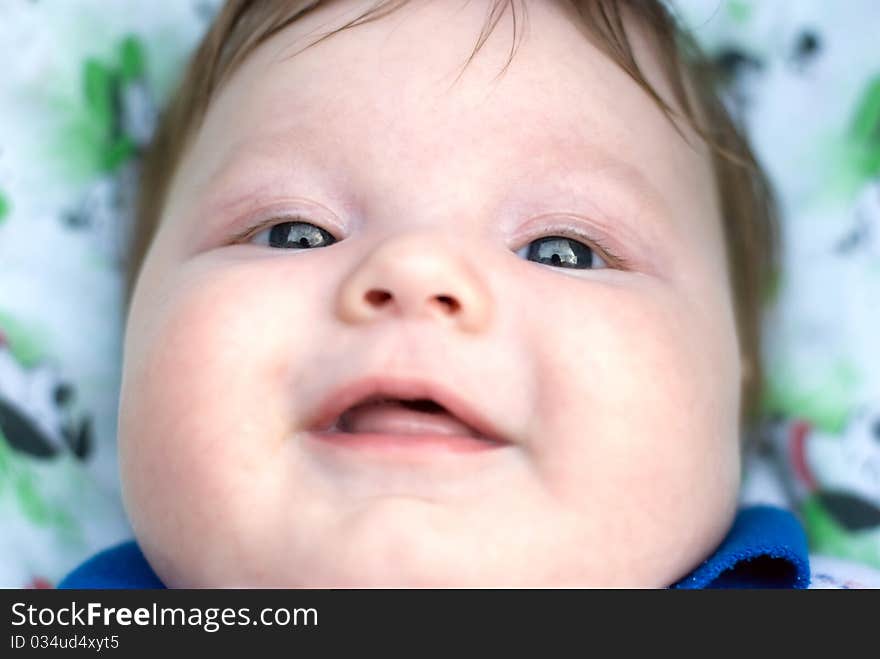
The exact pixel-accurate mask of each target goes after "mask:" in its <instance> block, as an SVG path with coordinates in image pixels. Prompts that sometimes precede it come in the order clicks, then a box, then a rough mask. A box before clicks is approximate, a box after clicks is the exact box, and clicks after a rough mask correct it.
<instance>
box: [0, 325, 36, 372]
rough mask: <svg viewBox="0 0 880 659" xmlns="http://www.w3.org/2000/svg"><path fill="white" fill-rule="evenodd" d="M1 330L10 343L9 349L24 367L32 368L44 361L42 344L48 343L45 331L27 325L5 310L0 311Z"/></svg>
mask: <svg viewBox="0 0 880 659" xmlns="http://www.w3.org/2000/svg"><path fill="white" fill-rule="evenodd" d="M0 331H2V332H3V334H4V336H5V337H6V341H7V342H8V343H9V346H8V349H9V351H10V352H11V353H12V356H13V357H14V358H15V359H16V361H18V363H19V364H21V366H22V368H31V367H33V366H36V365H37V364H38V363H39V362H40V361H42V359H43V350H42V349H41V348H40V346H41V345H45V344H46V338H45V336H44V333H43V332H39V331H38V330H36V329H35V328H33V327H26V326H25V325H24V324H23V323H20V322H19V321H17V320H16V319H15V318H13V317H12V316H11V315H9V314H7V313H4V312H3V311H0Z"/></svg>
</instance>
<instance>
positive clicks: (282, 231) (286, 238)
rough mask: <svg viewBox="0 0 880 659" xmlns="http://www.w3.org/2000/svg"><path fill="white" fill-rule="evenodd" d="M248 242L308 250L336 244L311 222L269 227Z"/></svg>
mask: <svg viewBox="0 0 880 659" xmlns="http://www.w3.org/2000/svg"><path fill="white" fill-rule="evenodd" d="M248 242H251V243H252V244H256V245H264V246H267V247H280V248H286V249H306V248H311V247H328V246H330V245H332V244H333V243H335V242H336V238H334V237H333V236H332V235H331V234H330V233H328V232H327V231H324V229H322V228H321V227H318V226H315V225H314V224H312V223H311V222H304V221H302V220H293V221H287V222H278V223H275V224H272V225H269V226H267V227H266V228H265V229H263V230H262V231H260V232H259V233H256V234H254V235H253V236H252V237H251V238H250V240H249V241H248Z"/></svg>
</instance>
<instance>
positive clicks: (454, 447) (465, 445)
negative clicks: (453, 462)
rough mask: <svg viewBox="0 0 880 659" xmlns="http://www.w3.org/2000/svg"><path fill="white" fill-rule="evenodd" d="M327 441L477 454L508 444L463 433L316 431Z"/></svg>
mask: <svg viewBox="0 0 880 659" xmlns="http://www.w3.org/2000/svg"><path fill="white" fill-rule="evenodd" d="M313 435H314V436H315V437H316V438H318V439H320V440H322V441H325V442H328V443H330V444H334V445H336V446H339V447H343V448H350V449H352V450H360V451H380V452H381V451H392V452H419V451H441V452H444V451H445V452H449V453H476V452H482V451H492V450H495V449H499V448H504V447H505V446H507V443H504V442H496V441H493V440H489V439H479V438H477V437H468V436H462V435H384V434H376V433H347V432H329V431H328V432H316V433H313Z"/></svg>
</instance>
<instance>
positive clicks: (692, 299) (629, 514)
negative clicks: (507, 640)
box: [120, 0, 742, 587]
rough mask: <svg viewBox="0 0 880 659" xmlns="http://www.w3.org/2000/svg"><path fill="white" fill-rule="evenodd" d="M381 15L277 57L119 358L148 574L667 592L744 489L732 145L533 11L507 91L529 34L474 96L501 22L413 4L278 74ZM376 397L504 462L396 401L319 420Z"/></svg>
mask: <svg viewBox="0 0 880 659" xmlns="http://www.w3.org/2000/svg"><path fill="white" fill-rule="evenodd" d="M371 4H372V3H366V2H348V1H346V2H334V3H331V4H330V5H328V6H325V7H323V8H322V9H320V10H319V11H317V12H316V13H314V14H311V15H309V16H308V17H306V18H304V19H303V20H301V21H299V22H297V23H295V24H294V25H292V26H291V27H288V28H287V29H286V30H284V31H283V32H282V33H280V34H279V35H277V36H276V37H274V38H273V39H272V40H270V41H269V42H267V43H266V44H264V45H263V46H261V47H260V48H259V49H258V50H257V51H256V52H255V53H253V54H252V55H251V56H250V57H249V58H248V59H247V60H246V61H245V63H244V65H243V67H242V68H241V69H239V70H238V71H237V72H236V74H235V75H234V76H233V77H232V78H231V79H230V81H229V84H227V85H226V86H225V87H224V88H223V90H222V92H221V93H220V95H219V96H218V97H217V98H216V99H215V100H214V102H213V103H212V105H211V107H210V109H209V112H208V114H207V117H206V121H205V124H204V126H203V128H202V130H201V132H200V134H199V135H198V138H197V140H196V142H195V143H194V146H193V148H192V149H191V151H190V152H189V153H188V155H187V157H186V159H185V160H184V161H183V162H182V164H181V167H180V169H179V170H178V172H177V175H176V178H175V182H174V185H173V187H172V190H171V194H170V197H169V200H168V205H167V207H166V212H165V215H164V216H163V223H162V225H161V228H160V230H159V231H158V234H157V235H156V238H155V242H154V244H153V246H152V249H151V251H150V252H149V255H148V257H147V259H146V262H145V265H144V270H143V272H142V276H141V279H140V281H139V283H138V286H137V289H136V291H135V295H134V299H133V306H132V309H131V312H130V316H129V324H128V330H127V336H126V344H125V362H124V378H123V387H122V399H121V409H120V457H121V469H122V478H123V483H124V498H125V503H126V507H127V509H128V512H129V514H130V517H131V520H132V524H133V526H134V530H135V531H136V534H137V537H138V539H139V541H140V543H141V546H142V548H143V549H144V552H145V554H146V556H147V557H148V559H149V560H150V562H151V563H152V564H153V567H154V568H155V569H156V571H157V573H158V574H159V576H160V577H161V578H162V579H163V580H164V581H165V582H166V584H168V585H170V586H174V587H203V586H279V587H294V586H346V585H347V586H370V585H381V586H397V585H412V586H437V585H441V586H442V585H477V586H484V585H545V586H557V585H596V586H630V585H639V586H665V585H668V584H669V583H671V582H673V581H675V580H676V579H677V578H679V577H681V576H683V575H684V574H685V573H686V572H687V571H689V570H690V569H692V568H693V567H694V566H695V565H696V564H697V563H699V561H700V560H702V559H703V558H704V557H706V556H707V555H708V554H709V553H710V552H711V551H712V550H713V548H714V547H715V546H716V544H717V543H718V542H719V541H720V540H721V539H722V538H723V536H724V534H725V532H726V530H727V528H728V525H729V523H730V521H731V519H732V516H733V514H734V510H735V506H736V492H737V488H738V484H739V450H738V432H739V429H738V411H739V396H740V393H739V392H740V385H741V370H742V368H741V363H740V355H739V352H738V348H737V341H736V334H735V324H734V316H733V306H732V298H731V293H730V287H729V284H728V280H727V276H726V272H725V265H724V263H725V260H724V244H723V237H722V228H721V223H720V215H719V209H718V205H717V201H716V196H715V192H714V184H713V179H712V175H711V169H710V161H709V158H708V155H707V152H706V151H705V150H704V149H703V148H702V145H700V150H699V151H696V150H694V149H693V148H692V147H690V146H688V145H687V144H686V143H685V142H684V141H683V140H682V138H681V137H680V136H679V135H678V134H677V133H676V132H675V130H674V129H673V128H672V126H671V125H670V124H669V123H668V121H667V119H666V118H665V117H664V116H663V115H662V113H661V112H660V111H659V110H658V109H657V107H656V106H655V105H654V103H653V102H652V101H651V100H650V98H649V97H648V96H647V94H645V92H644V91H642V90H641V89H640V88H639V87H638V86H637V85H636V84H635V83H634V82H633V81H632V80H631V79H630V78H629V77H628V76H627V75H626V74H625V73H624V72H623V71H622V70H621V69H620V68H618V66H617V65H616V64H614V63H612V62H611V61H610V60H608V59H607V58H606V57H605V56H603V55H601V54H600V52H599V51H598V50H597V49H596V48H595V47H594V46H592V45H591V44H590V43H589V41H588V40H587V39H586V38H585V37H584V35H583V34H582V33H581V32H580V31H579V29H578V27H577V23H576V19H575V17H574V16H572V15H570V14H569V13H567V12H568V11H569V10H567V9H562V5H561V3H560V5H559V6H557V3H549V2H546V3H545V2H534V3H528V32H527V34H526V35H525V36H524V37H523V40H522V42H521V43H520V46H519V48H518V50H517V52H516V54H515V56H514V58H513V61H512V63H511V65H510V67H509V68H508V70H507V71H506V72H505V73H504V75H502V76H501V77H499V78H498V79H497V80H496V81H495V82H493V80H492V79H493V77H495V76H496V74H498V73H499V71H500V70H501V69H502V67H503V66H504V64H505V62H506V61H507V58H508V56H509V55H510V47H511V41H512V32H511V29H510V22H509V21H510V16H509V15H507V16H506V17H505V18H504V19H503V20H502V21H501V22H500V23H499V24H498V25H497V27H496V28H495V31H494V32H493V34H492V36H491V37H490V39H489V40H488V41H487V42H486V43H485V44H484V46H483V48H482V50H481V51H480V52H479V54H478V55H477V56H476V58H475V59H474V60H473V61H472V62H471V63H470V65H469V66H468V67H467V69H465V72H464V74H463V76H462V77H461V79H460V80H459V81H458V82H457V83H456V84H455V85H452V82H453V80H454V79H455V76H456V75H457V74H458V73H459V72H460V71H461V67H462V65H463V63H464V61H465V60H466V58H467V56H468V55H469V54H470V53H471V51H472V49H473V46H474V44H475V42H476V40H477V37H478V35H479V30H480V27H481V26H482V25H483V21H484V18H485V12H486V9H487V7H488V6H489V5H490V4H491V3H489V2H488V0H486V1H481V2H470V3H467V4H466V6H460V5H461V4H462V3H447V2H440V3H430V4H429V3H411V4H410V5H407V6H406V7H404V8H403V9H401V10H399V11H398V12H395V13H393V14H391V15H390V16H387V17H384V18H381V19H379V20H377V21H375V22H372V23H369V24H366V25H363V26H360V27H357V28H353V29H351V30H347V31H345V32H342V33H340V34H338V35H336V36H334V37H332V38H330V39H328V40H325V41H324V42H322V43H321V44H319V45H317V46H315V47H314V48H311V49H309V50H307V51H304V52H303V53H300V54H298V55H296V57H293V58H288V59H284V57H285V56H286V55H290V54H292V53H293V52H295V51H296V50H298V49H299V48H301V47H303V46H304V45H306V44H307V43H309V42H311V41H312V40H313V39H314V38H316V37H317V35H318V34H322V33H323V32H325V31H326V30H329V29H330V28H334V27H338V26H341V25H342V24H343V23H344V22H347V21H348V20H349V19H351V18H354V17H355V16H357V15H358V14H359V13H360V12H361V11H363V10H364V9H365V8H366V7H367V6H369V5H371ZM518 19H519V20H518V25H519V27H520V28H522V27H523V25H522V16H521V15H519V16H518ZM631 27H633V26H631ZM636 47H637V54H638V57H639V58H640V59H641V61H642V65H643V67H645V68H646V71H647V75H648V76H649V78H650V79H651V80H652V81H653V82H654V83H655V85H658V87H659V88H660V89H661V90H664V91H663V93H665V94H666V95H667V98H671V93H667V91H666V90H668V89H669V87H668V86H667V85H666V84H665V83H664V82H663V80H662V76H661V74H660V73H659V67H658V65H657V64H655V63H653V56H652V54H651V51H650V50H649V49H648V46H647V41H645V40H644V39H641V38H638V37H637V38H636ZM693 143H694V144H695V145H696V144H698V142H697V141H696V139H694V140H693ZM294 216H295V217H294ZM292 217H294V219H293V220H292V219H291V218H292ZM285 222H286V223H287V224H285ZM257 223H262V224H260V228H258V229H256V230H254V231H250V232H249V231H248V229H249V227H251V226H252V225H254V224H257ZM271 226H275V228H274V229H271V230H270V227H271ZM579 236H583V237H579ZM600 244H601V245H604V248H603V247H600V246H599V245H600ZM606 249H607V251H606ZM611 253H613V254H615V255H616V256H612V254H611ZM382 382H385V383H386V384H388V383H393V382H397V383H401V382H402V383H404V385H406V386H410V385H412V383H414V382H415V383H417V385H419V386H423V387H424V389H418V388H413V389H406V391H412V392H416V393H417V394H424V392H425V391H428V390H431V391H433V392H434V393H435V394H436V398H438V399H443V400H442V401H441V402H446V403H447V404H448V405H447V407H448V408H451V407H455V405H457V404H464V405H465V406H469V407H470V408H471V410H472V411H471V413H472V414H474V415H475V416H477V417H481V418H483V419H484V420H485V424H486V429H484V430H485V432H486V433H494V435H495V440H496V441H494V442H490V441H486V440H484V439H479V438H473V437H471V438H470V439H463V438H462V437H461V436H460V435H462V434H464V435H467V434H468V433H469V432H470V430H469V429H464V430H463V429H462V428H459V430H458V432H457V433H454V434H457V435H459V437H458V438H457V439H456V438H455V437H453V436H452V435H450V436H448V437H447V438H446V439H443V438H442V437H437V435H438V434H442V433H444V432H446V433H450V432H452V430H454V429H455V428H454V422H453V420H452V418H450V417H449V416H445V415H439V414H438V415H431V414H430V413H429V412H421V413H419V412H416V411H408V410H406V409H405V408H404V407H401V406H400V405H397V406H392V405H386V406H380V407H373V408H364V409H362V410H361V411H360V412H359V413H358V414H357V415H349V417H348V418H349V420H348V422H347V423H350V424H353V425H350V426H347V429H348V430H350V431H352V432H350V433H347V434H344V435H343V434H336V435H331V434H330V433H318V432H312V431H313V430H315V427H314V424H315V421H316V418H317V416H316V415H319V413H320V410H321V409H323V408H322V405H324V404H325V401H326V400H327V399H328V398H330V399H331V400H333V399H334V396H335V397H336V398H335V400H336V402H340V401H342V398H341V396H342V394H338V395H337V393H336V392H338V391H339V390H341V389H344V388H345V387H349V385H352V386H355V387H357V386H358V384H359V383H367V384H371V383H372V384H374V385H378V384H380V383H382ZM407 383H409V384H407ZM364 391H367V392H369V391H371V389H366V390H360V393H361V394H363V393H364ZM398 393H399V392H398ZM453 396H454V397H456V398H457V399H458V401H459V403H453V402H451V401H452V397H453ZM416 397H421V396H416ZM347 402H351V403H353V402H356V401H354V400H349V401H347ZM464 414H466V413H464V412H461V415H464ZM352 419H356V420H352ZM471 422H472V424H473V423H476V422H474V421H473V419H471ZM432 423H433V424H434V425H431V424H432ZM343 428H345V426H344V427H343ZM488 428H491V430H488ZM369 430H372V431H373V432H372V434H370V433H368V432H367V431H369ZM428 430H433V431H434V432H433V435H434V436H433V437H422V438H421V439H420V438H419V437H413V436H403V435H400V436H398V437H397V438H396V440H395V437H394V436H391V437H389V435H393V434H394V433H400V432H404V431H408V432H409V433H410V435H412V434H419V433H422V434H425V433H426V432H427V431H428Z"/></svg>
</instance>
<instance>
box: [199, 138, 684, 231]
mask: <svg viewBox="0 0 880 659" xmlns="http://www.w3.org/2000/svg"><path fill="white" fill-rule="evenodd" d="M290 136H291V133H290V132H284V133H283V134H282V136H279V135H267V136H261V137H257V138H253V139H249V140H247V141H241V142H239V143H238V144H237V145H233V147H232V148H231V149H230V150H228V151H227V152H226V154H224V156H223V157H222V158H221V160H220V163H219V165H218V166H217V167H215V168H213V169H212V170H211V171H210V174H208V175H207V176H206V177H205V178H204V179H203V180H202V181H201V183H202V184H203V185H202V186H201V187H202V189H203V190H205V191H207V194H206V195H204V196H201V195H200V196H199V197H198V198H197V200H196V201H197V205H198V206H199V207H200V208H203V209H205V211H206V212H208V213H210V214H217V215H219V216H228V215H229V214H230V213H238V212H239V209H244V208H247V206H248V205H255V204H259V203H260V200H261V199H262V198H263V197H272V196H274V194H273V192H274V189H276V188H278V186H279V185H281V183H280V181H286V180H289V178H288V176H287V175H286V174H285V176H279V175H278V174H277V172H278V169H279V165H283V167H284V169H285V170H286V171H288V172H296V177H297V179H299V180H304V179H306V180H307V181H308V185H309V186H310V187H313V188H317V189H319V190H320V193H321V195H322V196H323V197H324V198H326V199H328V200H329V201H331V202H332V203H333V204H335V205H337V206H339V207H343V208H348V207H349V206H350V205H351V203H352V202H351V197H350V196H347V195H346V194H345V192H343V191H344V190H345V188H346V185H347V183H346V177H345V176H344V175H338V174H337V178H336V179H335V180H331V179H333V176H332V174H333V172H339V171H341V170H340V168H334V167H329V166H327V165H326V164H325V161H324V159H323V158H320V157H318V158H315V157H313V156H312V155H311V153H310V149H304V148H297V147H296V146H292V145H291V143H292V142H293V140H291V138H290ZM309 142H310V143H311V144H314V141H313V140H309ZM578 144H579V145H583V146H582V147H581V148H577V147H576V146H572V142H571V140H570V139H559V138H555V139H554V138H551V137H548V138H532V139H529V140H528V141H527V143H526V144H524V145H523V147H522V148H521V149H518V150H517V153H520V154H522V156H523V161H524V162H526V163H528V162H535V161H536V160H538V159H542V160H546V161H547V165H546V166H545V167H542V168H541V172H540V174H539V175H536V174H535V171H534V170H528V169H527V168H526V169H523V170H521V174H520V177H521V180H522V186H523V187H536V186H537V187H539V188H546V189H548V191H550V192H551V193H552V191H554V190H555V191H559V190H565V191H569V190H570V191H571V192H572V194H573V196H575V197H576V198H577V201H578V202H580V201H581V200H583V199H584V196H583V194H582V193H583V192H584V191H593V190H597V189H598V190H606V189H610V190H612V191H613V193H612V196H613V198H614V200H615V201H619V200H621V199H623V200H624V204H626V205H629V208H628V210H638V211H639V214H640V215H641V214H642V211H644V210H646V209H647V210H648V213H649V215H650V216H654V217H656V218H657V219H658V220H660V219H662V218H668V219H670V220H671V216H672V212H671V206H670V204H669V202H668V200H667V198H666V197H665V195H663V194H662V193H661V191H660V189H659V188H658V187H657V186H656V185H655V184H654V183H653V182H652V181H651V180H650V178H649V177H648V176H647V175H646V174H645V173H644V171H643V170H642V168H641V167H639V166H638V165H636V164H634V163H632V162H629V161H628V160H626V159H624V158H622V157H619V156H616V155H614V154H612V153H611V152H610V151H609V150H607V149H606V148H605V147H604V146H601V145H598V144H595V143H584V142H581V141H578ZM560 145H561V146H560ZM311 151H314V152H315V153H320V150H311ZM548 153H549V154H553V155H552V156H549V157H548ZM263 167H267V168H271V169H272V170H273V171H274V172H275V174H274V175H273V176H271V177H268V182H267V183H265V184H262V185H261V181H260V177H259V176H253V177H249V176H248V175H247V174H244V175H242V172H248V171H252V170H253V171H259V170H261V169H262V168H263ZM312 174H314V175H312ZM566 175H570V178H571V179H572V180H573V181H574V184H565V185H556V183H557V182H558V180H559V179H560V178H567V176H566ZM328 177H330V178H329V179H328ZM242 178H245V179H246V180H245V182H244V183H243V184H239V183H235V184H233V185H229V186H227V185H226V184H225V182H226V181H229V180H232V181H236V182H238V181H240V179H242ZM536 182H542V183H543V184H542V185H538V184H537V183H536ZM515 186H516V184H513V185H512V186H511V187H515ZM227 188H231V190H229V191H228V193H227ZM535 203H536V204H537V203H541V204H542V206H544V207H545V206H546V201H544V195H541V194H538V195H536V200H535ZM595 208H596V209H597V210H599V212H600V213H601V214H602V215H604V220H605V222H606V223H607V224H608V225H609V227H612V226H616V225H618V224H623V225H629V228H630V229H631V230H632V231H635V230H636V229H640V230H642V231H644V230H645V229H647V228H648V227H645V226H644V225H641V224H640V225H639V226H635V225H633V222H632V221H631V220H629V219H628V218H627V217H625V216H626V215H628V213H626V212H617V211H616V209H615V208H609V204H607V203H597V204H595ZM603 209H605V210H604V211H603ZM648 224H651V225H659V224H663V223H662V222H659V221H658V222H649V223H648ZM666 224H668V222H666ZM652 228H654V229H656V230H659V229H661V228H662V227H660V226H656V227H652ZM652 234H653V235H657V234H656V233H654V232H652Z"/></svg>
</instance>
